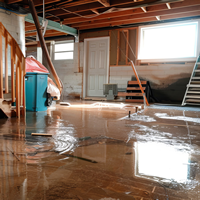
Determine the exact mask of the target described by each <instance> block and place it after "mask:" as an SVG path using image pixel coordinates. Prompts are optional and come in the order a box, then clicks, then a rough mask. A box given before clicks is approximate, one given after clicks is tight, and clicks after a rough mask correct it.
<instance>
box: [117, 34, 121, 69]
mask: <svg viewBox="0 0 200 200" xmlns="http://www.w3.org/2000/svg"><path fill="white" fill-rule="evenodd" d="M119 47H120V31H118V34H117V65H119Z"/></svg>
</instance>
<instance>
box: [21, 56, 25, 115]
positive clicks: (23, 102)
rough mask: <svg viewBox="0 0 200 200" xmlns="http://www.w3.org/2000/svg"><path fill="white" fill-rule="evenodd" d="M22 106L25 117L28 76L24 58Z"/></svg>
mask: <svg viewBox="0 0 200 200" xmlns="http://www.w3.org/2000/svg"><path fill="white" fill-rule="evenodd" d="M22 72H23V73H22V98H23V99H22V105H23V116H24V117H25V116H26V97H25V76H26V65H25V58H24V57H23V58H22Z"/></svg>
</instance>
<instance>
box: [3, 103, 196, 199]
mask: <svg viewBox="0 0 200 200" xmlns="http://www.w3.org/2000/svg"><path fill="white" fill-rule="evenodd" d="M70 103H71V105H70V106H60V105H57V106H55V107H51V108H50V109H49V110H48V111H47V112H27V116H26V119H21V120H20V121H19V120H17V119H15V118H12V119H8V120H5V119H1V120H0V151H1V154H0V200H68V199H71V200H129V199H130V200H133V199H134V200H150V199H152V200H184V199H191V200H196V199H197V200H198V199H200V193H199V192H200V185H199V183H200V173H199V172H200V168H199V167H200V134H199V133H200V109H199V110H197V109H190V108H187V109H185V108H181V109H180V108H179V109H178V108H176V107H167V108H166V107H162V106H157V107H154V106H150V107H148V108H145V109H144V110H142V111H141V112H138V113H137V114H134V109H133V107H132V106H128V105H127V106H124V105H123V104H119V103H117V104H110V105H109V106H108V105H106V104H102V103H99V104H98V103H96V104H93V105H91V103H94V102H81V101H76V102H70ZM129 105H130V104H129ZM129 111H131V113H132V114H131V115H130V117H129V116H128V114H129ZM31 133H48V134H52V137H44V136H31Z"/></svg>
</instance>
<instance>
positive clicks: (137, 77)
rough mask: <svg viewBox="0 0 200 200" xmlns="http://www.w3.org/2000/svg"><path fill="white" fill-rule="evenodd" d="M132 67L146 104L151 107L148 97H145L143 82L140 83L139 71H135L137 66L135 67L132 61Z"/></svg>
mask: <svg viewBox="0 0 200 200" xmlns="http://www.w3.org/2000/svg"><path fill="white" fill-rule="evenodd" d="M131 66H132V69H133V72H134V74H135V77H136V79H137V82H138V85H139V86H140V90H141V92H142V94H143V95H144V98H145V102H146V104H147V106H149V102H148V101H147V97H146V95H145V93H144V90H143V88H142V84H141V82H140V79H139V76H138V74H137V71H136V69H135V65H134V63H133V61H131Z"/></svg>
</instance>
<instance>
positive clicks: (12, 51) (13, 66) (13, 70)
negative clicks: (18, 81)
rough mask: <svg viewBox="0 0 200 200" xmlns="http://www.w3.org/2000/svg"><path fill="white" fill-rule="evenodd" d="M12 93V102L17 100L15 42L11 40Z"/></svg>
mask: <svg viewBox="0 0 200 200" xmlns="http://www.w3.org/2000/svg"><path fill="white" fill-rule="evenodd" d="M11 95H12V102H15V43H14V40H12V42H11Z"/></svg>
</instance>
